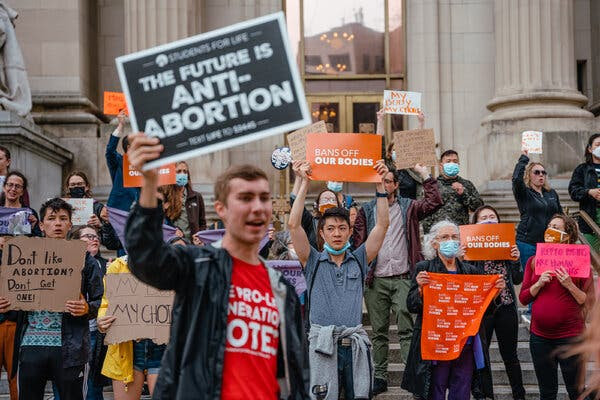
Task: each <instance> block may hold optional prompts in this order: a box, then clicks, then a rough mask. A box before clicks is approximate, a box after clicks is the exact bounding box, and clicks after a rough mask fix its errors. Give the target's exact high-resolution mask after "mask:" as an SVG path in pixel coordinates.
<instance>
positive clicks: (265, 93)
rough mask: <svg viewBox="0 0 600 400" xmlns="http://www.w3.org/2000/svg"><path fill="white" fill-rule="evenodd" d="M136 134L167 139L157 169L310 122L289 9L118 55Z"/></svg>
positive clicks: (152, 166)
mask: <svg viewBox="0 0 600 400" xmlns="http://www.w3.org/2000/svg"><path fill="white" fill-rule="evenodd" d="M116 63H117V70H118V72H119V79H120V81H121V86H122V87H123V92H124V93H125V96H126V98H127V105H128V106H129V113H130V119H131V126H132V129H133V131H134V132H136V131H144V132H146V134H148V135H150V136H155V137H158V138H160V141H161V143H162V144H163V145H164V147H165V149H164V151H163V153H162V154H161V156H160V157H159V158H158V159H157V160H155V161H153V162H151V163H149V164H147V165H146V168H155V167H158V166H160V165H163V164H166V163H169V162H175V161H178V160H182V159H185V158H190V157H192V156H197V155H201V154H206V153H210V152H214V151H216V150H222V149H225V148H228V147H232V146H236V145H240V144H243V143H247V142H250V141H254V140H258V139H262V138H265V137H268V136H272V135H276V134H279V133H282V132H286V131H291V130H294V129H297V128H301V127H303V126H306V125H308V124H309V123H310V115H309V112H308V108H307V106H306V101H305V98H304V91H303V89H302V83H301V81H300V76H299V74H298V69H297V67H296V63H295V61H294V59H293V56H292V54H291V51H290V48H289V43H288V38H287V32H286V28H285V22H284V16H283V13H281V12H280V13H276V14H272V15H267V16H264V17H261V18H257V19H254V20H251V21H246V22H242V23H239V24H235V25H231V26H229V27H226V28H223V29H218V30H216V31H212V32H207V33H204V34H201V35H197V36H193V37H190V38H187V39H183V40H179V41H176V42H173V43H169V44H166V45H162V46H158V47H154V48H151V49H148V50H144V51H140V52H137V53H133V54H129V55H126V56H122V57H118V58H117V59H116Z"/></svg>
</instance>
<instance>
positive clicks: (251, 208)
mask: <svg viewBox="0 0 600 400" xmlns="http://www.w3.org/2000/svg"><path fill="white" fill-rule="evenodd" d="M377 120H378V126H377V132H378V134H382V132H383V128H382V126H383V122H382V121H383V114H382V113H378V115H377ZM419 122H420V127H421V128H423V126H424V116H423V115H422V114H421V115H420V116H419ZM125 124H126V117H125V115H124V114H120V115H119V116H118V126H117V128H116V129H115V131H114V132H113V133H112V134H111V136H110V138H109V141H108V144H107V147H106V163H107V168H108V171H109V173H110V177H111V180H112V190H111V192H110V195H109V197H108V202H107V204H103V203H101V202H99V201H96V200H95V199H94V193H93V188H92V185H91V182H90V180H89V179H88V177H87V175H86V173H85V172H83V171H72V172H71V173H69V174H68V175H67V177H66V179H65V182H64V187H63V188H62V190H61V193H60V196H59V197H56V198H52V199H49V200H47V201H45V202H44V203H43V204H42V206H41V208H40V210H39V213H38V212H37V211H36V210H34V209H33V208H31V203H30V198H29V192H28V180H27V177H26V173H24V172H19V171H16V170H11V168H10V164H11V155H10V151H9V150H8V149H7V148H5V147H3V146H0V175H1V184H2V188H3V190H2V194H1V195H0V207H3V208H6V209H11V208H12V209H19V210H23V211H24V212H26V213H27V221H28V223H29V225H30V227H31V229H30V231H29V232H28V233H26V234H27V235H28V236H32V237H47V238H55V239H61V240H82V241H84V242H86V257H85V266H84V268H83V270H82V278H81V290H80V297H79V299H77V300H70V301H68V302H67V303H66V304H65V308H64V309H65V311H64V312H50V311H30V312H25V311H16V310H14V309H13V308H12V304H11V303H10V301H9V300H7V299H6V298H3V297H0V365H1V366H2V367H4V368H5V369H6V371H7V373H8V374H7V376H8V381H9V388H10V397H11V400H17V399H27V400H30V399H31V400H38V399H40V400H41V399H43V398H44V394H45V391H46V384H47V382H50V381H51V382H52V384H53V389H54V396H55V399H63V400H78V399H88V400H98V399H103V398H104V397H103V390H104V387H105V386H112V392H113V393H114V398H115V399H117V400H137V399H140V397H141V396H142V393H143V391H144V390H145V385H147V390H148V391H149V393H150V394H151V395H153V396H154V398H157V399H187V398H194V399H195V398H224V399H248V398H253V399H278V398H282V399H308V398H313V399H337V398H345V399H369V398H373V397H374V396H376V395H378V394H380V393H383V392H386V391H387V390H388V386H389V385H391V382H389V376H388V368H389V349H390V342H393V341H396V342H397V343H399V345H400V352H399V353H400V361H401V362H402V363H403V365H404V374H403V376H402V380H401V382H395V384H396V385H400V386H401V387H402V388H404V389H405V390H407V391H409V392H411V393H412V394H413V395H414V398H416V399H422V400H425V399H432V400H441V399H445V398H446V397H447V396H448V398H449V399H468V398H470V396H473V397H474V398H475V399H486V398H490V399H493V398H494V386H493V379H492V373H491V368H490V357H489V349H490V342H491V337H492V335H493V334H495V335H496V338H497V341H498V347H499V351H500V355H501V357H502V361H503V362H504V366H505V371H506V374H507V376H508V381H509V383H510V388H511V391H512V396H513V398H514V399H517V400H519V399H525V396H526V392H525V385H524V384H523V373H522V369H521V363H520V360H519V356H518V352H517V344H518V330H519V303H520V304H522V305H524V306H526V305H530V311H529V314H528V313H527V312H526V313H525V317H524V318H525V320H526V321H527V322H528V323H530V342H529V347H530V352H531V356H532V360H533V366H534V370H535V374H536V377H537V380H538V383H539V393H540V399H543V400H547V399H557V393H558V379H557V367H558V365H560V369H561V371H562V374H563V378H564V382H565V385H566V389H567V392H568V396H569V398H570V399H571V400H575V399H577V398H579V397H580V396H581V395H582V394H583V393H584V392H585V394H586V395H587V394H589V393H590V392H591V390H594V389H595V386H594V385H598V382H597V381H594V380H593V381H592V382H589V383H590V385H591V389H590V388H587V389H586V387H585V385H584V381H582V380H581V379H579V378H580V376H581V373H582V371H583V364H582V363H581V362H579V358H578V354H580V353H586V354H588V353H592V354H596V355H597V354H598V350H597V346H598V345H600V339H599V336H598V335H599V334H598V333H597V332H598V329H597V330H596V331H595V332H591V333H590V332H585V322H586V315H587V312H588V311H589V310H591V308H592V305H593V303H594V299H595V295H594V285H593V278H592V276H590V277H589V278H571V277H570V276H569V274H568V272H567V271H566V270H565V269H564V268H557V269H556V270H555V271H553V272H544V273H542V274H540V275H538V274H536V272H535V262H536V260H535V259H536V257H535V249H536V244H537V243H543V242H553V243H565V244H572V243H576V242H577V241H578V240H580V234H579V232H581V233H583V237H584V238H585V239H586V242H587V243H589V244H590V246H591V247H592V248H594V249H598V248H600V245H599V243H600V240H598V238H597V236H596V232H595V231H594V230H593V229H592V227H590V226H589V225H588V224H586V222H585V221H584V220H583V219H580V220H579V224H578V223H577V222H575V221H574V220H573V219H572V218H571V217H569V216H567V215H565V214H564V213H563V209H562V207H561V204H560V200H559V196H558V194H557V192H556V191H555V190H553V189H551V188H550V186H549V181H548V177H547V172H546V170H545V168H544V165H543V164H541V163H539V162H531V161H530V159H529V157H528V154H527V152H526V151H524V152H523V154H522V155H521V156H520V158H519V159H518V162H517V164H516V166H515V169H514V173H513V177H512V184H513V185H512V187H513V193H514V197H515V200H516V205H517V207H518V210H519V213H520V221H519V224H518V226H517V228H516V245H515V246H513V247H512V248H511V249H510V255H511V259H507V260H493V259H492V260H487V261H486V260H484V261H474V262H470V261H465V260H464V258H463V256H464V248H463V247H462V246H461V244H460V243H461V241H460V239H461V238H460V229H459V226H460V225H466V224H469V223H471V224H497V223H500V215H499V213H498V211H497V210H496V209H494V208H493V207H492V206H491V205H485V204H484V203H483V201H482V198H481V196H480V195H479V193H478V191H477V189H476V188H475V185H474V184H473V183H472V182H471V181H469V180H468V179H466V178H464V177H463V176H461V175H460V171H461V169H460V158H459V154H458V152H457V151H454V150H451V149H449V150H446V151H444V152H442V153H441V156H440V158H439V165H438V166H437V168H438V170H439V175H438V176H437V178H435V177H434V176H432V174H431V173H432V170H431V169H430V168H427V167H425V166H422V165H420V164H417V165H415V166H414V167H413V168H410V169H401V170H398V169H396V168H395V161H396V159H397V158H398V157H402V155H401V154H396V152H395V151H394V150H393V143H390V144H389V145H387V146H386V145H385V144H384V145H383V149H382V159H381V160H379V161H378V162H377V163H376V165H375V166H374V169H375V171H376V172H377V174H378V176H379V181H378V182H377V183H376V184H375V185H374V189H375V190H374V197H373V199H372V200H370V201H367V202H364V203H363V204H358V203H357V202H355V200H354V199H353V198H352V197H351V196H350V195H348V194H345V193H344V190H343V189H344V185H343V183H342V182H333V181H332V182H327V183H325V184H324V186H323V188H322V190H319V191H318V193H317V194H316V197H315V200H314V202H313V203H312V210H310V211H309V210H308V209H307V208H306V207H305V204H306V201H307V195H308V192H309V186H310V185H309V183H310V181H311V168H310V164H309V163H308V162H306V161H293V163H292V166H291V169H292V170H293V173H294V176H295V182H294V186H293V190H292V191H291V197H290V205H291V211H290V215H289V219H288V220H287V224H286V225H285V226H283V229H280V230H278V231H277V232H275V231H274V230H273V228H272V227H271V223H272V221H273V214H272V203H271V193H270V190H269V187H270V185H269V182H268V179H267V175H266V174H265V173H264V172H263V171H262V170H260V169H258V168H256V167H253V166H249V165H245V166H233V167H230V168H229V169H228V170H227V171H226V172H225V173H224V174H222V175H221V176H220V177H219V178H218V179H217V182H216V183H215V189H214V203H213V205H214V209H215V211H216V213H217V215H218V217H219V223H220V224H221V226H222V227H223V228H224V234H223V237H222V239H221V240H218V241H217V242H214V243H212V244H210V245H204V243H203V242H202V240H201V239H200V238H199V236H198V235H197V234H198V233H202V232H204V231H206V229H207V227H208V224H207V221H206V211H205V201H204V198H203V197H202V195H201V194H200V193H198V192H196V191H194V189H193V186H192V180H191V175H190V171H189V165H188V164H187V163H186V162H178V163H176V171H175V172H176V180H175V183H174V184H172V185H165V186H158V178H157V174H156V172H155V171H153V170H150V171H144V172H143V183H142V186H141V188H128V187H125V186H124V182H123V154H125V153H126V154H127V156H128V159H129V162H130V163H131V165H133V166H135V167H136V168H139V169H141V167H142V166H143V165H144V164H145V163H146V162H148V161H150V160H152V159H154V158H156V157H157V156H158V154H159V153H160V152H161V151H162V146H161V145H160V144H159V143H158V140H157V139H154V138H149V137H147V136H145V135H143V134H141V133H135V134H129V135H125ZM119 142H120V143H121V146H119ZM569 194H570V196H571V198H572V199H573V200H575V201H578V202H579V203H580V208H581V210H584V211H586V212H587V213H588V214H589V215H590V217H591V218H592V220H594V221H595V222H596V223H598V222H600V217H599V215H600V212H599V209H598V207H599V204H600V134H595V135H593V136H592V137H590V139H589V143H588V145H587V147H586V149H585V163H583V164H581V165H579V166H578V167H577V168H576V169H575V170H574V172H573V176H572V179H571V182H570V184H569ZM77 198H86V199H94V201H93V214H92V215H91V217H90V218H89V221H87V223H86V224H84V225H79V226H74V225H73V223H72V219H73V208H72V206H71V205H70V204H69V203H68V201H67V200H68V199H77ZM113 209H114V210H120V211H124V212H127V213H129V218H128V221H127V224H126V226H125V228H124V232H119V229H120V228H117V227H115V226H113V224H112V223H111V219H110V217H109V215H110V213H111V210H113ZM162 225H167V226H171V227H172V229H173V230H174V232H175V236H174V237H173V238H172V239H171V240H168V241H166V242H165V241H164V237H163V231H162V228H161V226H162ZM549 231H552V232H551V233H552V234H549V233H548V232H549ZM266 235H267V236H268V239H269V241H268V244H267V246H263V245H262V244H261V242H262V241H263V239H264V238H265V236H266ZM8 236H9V235H4V236H0V246H3V245H4V243H5V242H6V240H7V239H8ZM101 248H102V249H106V251H108V252H111V255H112V254H114V252H116V258H110V259H107V257H106V255H103V254H102V253H101ZM265 259H271V260H275V259H277V260H286V261H297V262H298V265H299V266H300V267H301V268H302V271H303V274H304V278H305V281H306V291H305V292H304V293H300V296H298V293H296V290H295V288H294V286H292V285H290V283H289V282H288V281H287V280H286V279H285V278H284V276H283V274H282V273H281V272H280V271H278V270H276V269H273V268H270V267H266V260H265ZM128 272H131V273H133V274H134V275H135V276H136V277H137V278H138V279H140V280H141V281H142V282H145V283H147V284H149V285H151V286H154V287H156V288H158V289H161V290H173V291H175V293H176V295H175V300H174V304H173V313H172V325H171V332H170V336H171V339H170V341H169V343H168V344H167V345H159V344H156V343H154V342H153V341H152V340H151V339H148V338H143V337H142V338H139V339H138V340H130V341H126V342H122V343H117V344H111V345H108V346H106V345H105V344H104V337H105V334H106V333H107V332H108V331H110V329H111V326H112V325H113V323H114V322H115V320H116V317H115V316H113V315H110V314H108V310H109V299H108V298H107V296H106V295H105V293H104V284H103V277H104V276H105V275H106V274H119V273H128ZM430 273H444V274H468V275H473V274H475V275H485V274H489V275H499V276H500V278H498V279H497V280H496V281H495V283H494V286H495V288H497V289H498V294H497V296H496V297H495V298H494V299H493V301H492V303H491V304H490V305H489V307H488V308H487V310H486V311H485V313H484V315H483V318H482V320H481V324H480V325H479V333H478V334H476V335H474V336H472V337H469V339H468V340H467V342H466V344H465V345H464V347H463V348H462V350H461V352H460V355H459V356H458V358H457V359H454V360H451V361H443V360H438V361H432V360H424V359H423V358H422V355H421V346H422V343H421V339H422V338H421V335H422V329H423V327H422V324H423V312H424V310H423V305H424V298H423V288H424V286H425V285H428V284H429V282H430ZM518 285H521V288H520V291H518V290H517V289H518ZM363 302H364V304H365V305H366V309H367V313H368V316H369V320H370V324H371V326H372V332H370V333H367V331H366V330H365V329H364V328H363V326H362V321H363ZM391 313H393V315H394V316H395V320H394V323H395V324H396V325H397V337H391V335H390V315H391ZM599 315H600V311H599V312H597V313H596V315H595V317H594V318H595V319H594V320H593V321H595V322H594V323H595V324H596V325H598V327H600V316H599ZM598 327H597V328H598ZM581 338H583V339H584V341H583V342H581V341H580V339H581ZM573 343H577V346H576V347H574V348H573V350H571V352H570V353H569V352H568V351H567V352H566V353H565V352H564V351H561V350H562V349H564V348H565V346H568V345H570V344H573ZM594 346H595V347H594ZM594 382H595V383H594ZM586 390H587V391H586Z"/></svg>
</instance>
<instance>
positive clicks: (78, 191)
mask: <svg viewBox="0 0 600 400" xmlns="http://www.w3.org/2000/svg"><path fill="white" fill-rule="evenodd" d="M69 195H70V196H71V197H72V198H74V199H83V196H85V188H84V187H81V186H77V187H73V188H69Z"/></svg>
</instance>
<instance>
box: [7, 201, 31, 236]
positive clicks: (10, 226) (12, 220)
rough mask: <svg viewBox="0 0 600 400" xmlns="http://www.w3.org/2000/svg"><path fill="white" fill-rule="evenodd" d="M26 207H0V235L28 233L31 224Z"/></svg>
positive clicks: (29, 212)
mask: <svg viewBox="0 0 600 400" xmlns="http://www.w3.org/2000/svg"><path fill="white" fill-rule="evenodd" d="M30 215H31V210H30V209H28V208H8V207H0V235H15V236H16V235H29V234H31V224H30V223H29V216H30Z"/></svg>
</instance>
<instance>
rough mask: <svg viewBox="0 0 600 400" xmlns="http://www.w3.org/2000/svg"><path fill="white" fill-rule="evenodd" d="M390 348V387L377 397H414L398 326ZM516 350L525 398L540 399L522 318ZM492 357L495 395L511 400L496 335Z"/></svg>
mask: <svg viewBox="0 0 600 400" xmlns="http://www.w3.org/2000/svg"><path fill="white" fill-rule="evenodd" d="M363 323H364V324H365V326H366V328H365V329H366V330H367V332H368V333H369V335H370V334H371V332H372V329H371V326H370V325H368V324H369V318H368V315H367V314H366V313H365V314H364V316H363ZM389 337H390V351H389V355H388V357H389V366H388V374H389V375H388V391H387V392H385V393H382V394H380V395H379V396H377V397H376V400H412V398H413V397H412V394H410V393H408V392H407V391H405V390H403V389H401V388H400V383H401V382H402V375H403V373H404V364H403V363H401V362H400V345H399V344H398V331H397V326H396V325H392V326H391V327H390V336H389ZM517 352H518V355H519V360H520V361H521V369H522V372H523V383H524V385H525V390H526V393H527V395H526V399H528V400H534V399H539V389H538V385H537V378H536V376H535V371H534V369H533V363H532V361H531V353H530V352H529V331H528V330H527V328H526V326H525V325H524V324H523V323H522V321H520V325H519V341H518V348H517ZM490 361H491V367H492V378H493V382H494V398H495V399H496V400H511V399H513V396H512V392H511V389H510V385H509V382H508V377H507V375H506V372H505V369H504V363H503V362H502V357H501V356H500V351H499V349H498V342H497V341H496V336H495V335H494V336H493V338H492V344H491V346H490ZM558 393H559V394H558V399H566V398H567V392H566V390H565V387H564V383H563V380H562V376H561V374H560V372H559V391H558Z"/></svg>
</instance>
